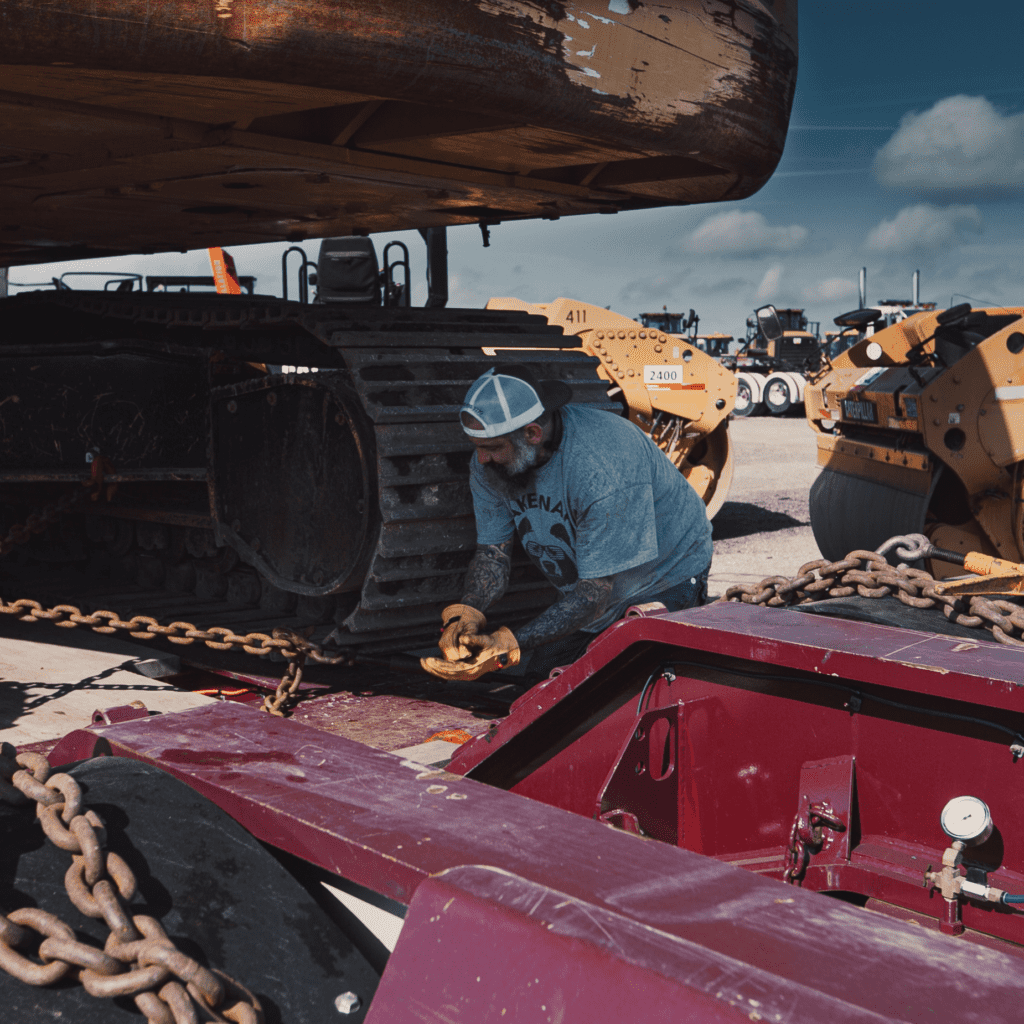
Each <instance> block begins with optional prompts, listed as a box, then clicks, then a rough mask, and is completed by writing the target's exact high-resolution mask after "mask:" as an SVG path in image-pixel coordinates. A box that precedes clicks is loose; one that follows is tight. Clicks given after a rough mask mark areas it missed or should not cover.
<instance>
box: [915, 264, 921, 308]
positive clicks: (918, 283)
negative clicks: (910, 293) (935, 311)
mask: <svg viewBox="0 0 1024 1024" xmlns="http://www.w3.org/2000/svg"><path fill="white" fill-rule="evenodd" d="M914 305H915V306H920V305H921V271H920V270H915V271H914Z"/></svg>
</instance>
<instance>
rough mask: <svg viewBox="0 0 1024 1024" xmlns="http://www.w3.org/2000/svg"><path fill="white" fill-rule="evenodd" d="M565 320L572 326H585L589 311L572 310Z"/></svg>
mask: <svg viewBox="0 0 1024 1024" xmlns="http://www.w3.org/2000/svg"><path fill="white" fill-rule="evenodd" d="M574 318H575V319H574ZM565 320H566V323H570V324H585V323H586V322H587V311H586V310H585V309H570V310H569V312H568V313H567V314H566V317H565Z"/></svg>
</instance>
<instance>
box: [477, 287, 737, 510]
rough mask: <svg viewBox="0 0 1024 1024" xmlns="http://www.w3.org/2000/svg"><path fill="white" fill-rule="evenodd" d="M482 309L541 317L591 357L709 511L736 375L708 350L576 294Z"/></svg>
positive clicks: (724, 462)
mask: <svg viewBox="0 0 1024 1024" xmlns="http://www.w3.org/2000/svg"><path fill="white" fill-rule="evenodd" d="M487 308H488V309H501V310H519V311H521V312H524V313H530V314H532V315H536V316H543V317H546V318H547V321H548V323H550V324H552V325H554V326H559V327H561V328H562V330H563V332H564V333H565V334H567V335H572V336H574V337H576V338H577V339H578V344H579V345H580V347H581V349H582V351H583V352H585V353H586V354H587V355H589V356H592V357H593V358H595V359H597V360H598V361H599V362H598V367H597V372H598V375H599V376H600V377H601V378H602V379H604V380H606V381H607V382H608V384H609V385H610V389H611V394H612V395H613V397H619V398H620V400H621V402H622V405H623V411H624V412H625V413H626V415H628V416H629V418H630V420H632V421H633V422H634V423H635V424H636V425H637V426H638V427H640V429H641V430H643V431H644V432H645V433H648V434H650V436H651V437H652V438H653V439H654V441H655V443H656V444H657V445H658V447H659V448H661V450H662V451H663V452H664V453H665V454H666V455H667V456H668V457H669V459H670V460H671V461H672V463H673V464H674V465H675V466H676V467H677V468H678V469H679V471H680V472H681V473H682V474H683V476H685V477H686V479H687V480H688V481H689V483H690V484H691V486H692V487H693V488H694V490H695V491H696V492H697V493H698V494H699V495H700V497H701V499H702V500H703V502H704V504H705V506H706V508H707V513H708V518H709V519H712V518H714V516H715V515H716V513H717V512H718V510H719V509H720V508H721V507H722V505H723V503H724V502H725V499H726V496H727V495H728V493H729V485H730V484H731V483H732V473H733V462H732V449H731V447H730V442H729V432H728V431H729V414H730V413H731V412H732V410H733V406H734V405H735V403H736V378H735V377H734V376H733V375H732V374H731V373H730V372H729V371H728V370H726V369H725V368H724V367H722V366H721V364H719V363H718V362H717V361H716V360H714V359H712V358H711V357H710V356H709V355H707V353H705V352H702V351H701V350H700V349H699V348H697V347H696V346H695V345H693V344H690V343H689V342H687V341H685V340H684V339H683V338H682V337H679V336H677V335H675V334H672V333H665V332H664V331H662V330H660V329H659V328H657V327H655V326H647V327H644V326H643V325H642V324H639V323H637V322H636V321H635V320H630V319H628V318H627V317H624V316H620V315H619V314H618V313H612V312H611V311H609V310H607V309H604V308H602V307H601V306H593V305H590V304H589V303H586V302H578V301H576V300H574V299H564V298H563V299H555V300H554V302H548V303H539V304H536V305H534V304H531V303H527V302H522V301H521V300H519V299H510V298H501V299H497V298H496V299H491V300H490V301H489V302H488V303H487Z"/></svg>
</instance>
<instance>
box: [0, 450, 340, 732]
mask: <svg viewBox="0 0 1024 1024" xmlns="http://www.w3.org/2000/svg"><path fill="white" fill-rule="evenodd" d="M112 468H113V467H111V466H110V464H109V463H108V462H106V460H103V459H97V460H94V463H93V474H92V479H91V480H89V481H86V482H85V483H84V484H83V485H82V487H80V488H73V489H71V490H68V491H66V492H65V493H64V494H62V495H61V496H60V498H58V499H57V500H56V501H54V502H51V503H50V504H49V505H45V506H44V507H43V508H41V509H39V510H37V511H35V512H33V513H32V514H31V515H30V516H28V517H27V518H26V520H25V522H24V523H22V524H18V525H15V526H12V527H11V528H10V530H9V531H8V533H7V536H6V537H5V538H3V539H2V540H0V555H5V554H7V553H8V552H9V551H11V550H13V549H14V547H15V546H16V545H18V544H25V543H27V542H28V541H29V540H31V539H32V535H33V534H37V533H42V532H43V531H44V530H45V529H46V528H47V527H48V526H50V525H51V524H52V523H54V522H56V520H57V519H58V518H59V517H60V516H62V515H63V514H64V513H65V512H67V511H69V510H70V509H71V508H72V506H74V505H75V504H77V502H79V501H80V500H81V499H82V498H84V497H88V496H89V495H93V496H96V495H97V494H98V489H99V488H102V486H103V473H104V471H107V472H109V471H110V470H111V469H112ZM0 615H16V616H17V617H18V619H19V620H20V621H21V622H52V623H53V624H54V625H55V626H61V627H63V628H64V629H74V628H76V627H77V626H87V627H88V628H89V629H91V630H92V631H93V632H94V633H108V634H109V633H117V632H118V631H124V632H127V633H128V635H129V636H131V637H134V638H135V639H136V640H155V639H156V638H157V637H164V638H165V639H167V640H168V641H170V642H171V643H172V644H179V645H188V644H192V643H195V642H196V641H197V640H198V641H201V642H203V643H205V644H206V646H207V647H210V648H212V649H213V650H215V651H232V650H233V651H243V652H244V653H246V654H252V655H255V656H256V657H262V656H263V655H266V654H269V653H270V652H271V651H278V652H279V653H280V654H281V655H282V656H283V657H285V658H287V659H288V661H289V662H291V663H292V664H290V665H289V666H288V671H287V673H286V675H285V677H284V679H282V680H281V685H280V686H278V688H277V693H276V694H275V695H274V697H273V698H267V699H266V700H264V702H263V705H262V707H261V708H260V710H261V711H268V712H270V713H271V714H273V715H276V716H278V717H284V715H285V714H286V713H287V712H286V711H284V710H282V709H283V708H284V707H285V705H286V704H287V703H288V701H290V700H293V699H296V693H297V691H298V688H299V683H300V682H301V679H302V668H303V666H304V664H305V661H306V660H307V659H308V660H309V661H312V662H315V663H316V664H318V665H352V664H353V659H352V655H351V654H348V653H346V652H341V653H338V654H329V653H328V652H327V651H325V650H324V649H323V647H321V646H320V645H319V644H315V643H312V642H311V641H309V640H308V639H307V638H306V637H304V636H302V635H300V634H299V633H297V632H295V630H293V629H286V628H285V627H283V626H279V627H276V628H275V629H273V630H272V631H271V634H267V633H247V634H246V635H245V636H239V635H236V633H235V631H234V630H233V629H228V628H226V627H224V626H210V627H209V628H207V629H198V628H197V627H196V626H195V625H194V624H193V623H191V622H172V623H170V624H168V625H166V626H162V625H160V623H159V622H157V620H156V619H154V618H152V617H151V616H149V615H135V616H133V617H132V618H130V619H127V620H125V619H123V618H122V617H121V616H120V615H119V614H118V613H117V612H113V611H109V610H107V609H101V610H97V611H94V612H93V613H92V614H84V613H83V612H82V610H81V609H80V608H78V607H77V606H75V605H73V604H57V605H54V606H53V607H51V608H44V607H43V606H42V605H41V604H40V603H39V602H38V601H33V600H31V599H30V598H25V597H23V598H19V599H18V600H16V601H11V602H7V601H5V600H4V599H3V597H0ZM296 659H298V660H299V662H300V664H299V667H298V669H297V678H296V671H295V670H293V666H294V664H295V661H296Z"/></svg>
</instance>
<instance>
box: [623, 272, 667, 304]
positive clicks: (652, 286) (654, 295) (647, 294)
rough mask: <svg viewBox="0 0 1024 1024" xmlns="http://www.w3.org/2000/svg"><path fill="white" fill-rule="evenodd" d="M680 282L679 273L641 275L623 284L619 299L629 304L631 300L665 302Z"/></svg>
mask: <svg viewBox="0 0 1024 1024" xmlns="http://www.w3.org/2000/svg"><path fill="white" fill-rule="evenodd" d="M679 282H680V276H679V275H675V276H667V275H664V274H661V275H657V276H649V277H639V278H636V279H635V280H633V281H629V282H627V283H626V284H625V285H623V286H622V290H621V291H620V292H619V299H620V301H621V302H624V303H627V304H628V303H630V302H647V303H652V302H657V303H665V302H668V301H669V299H671V298H672V295H673V294H674V292H675V290H676V288H678V287H679ZM609 301H610V300H609Z"/></svg>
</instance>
